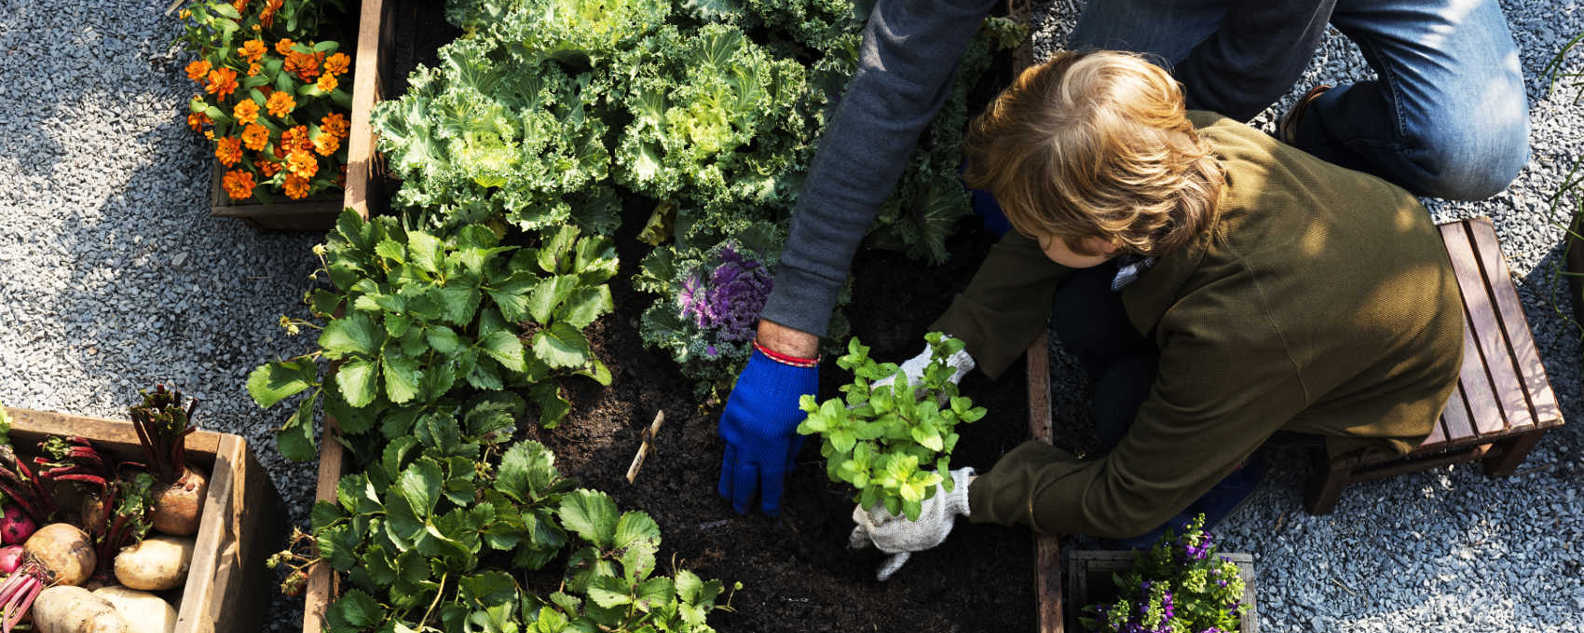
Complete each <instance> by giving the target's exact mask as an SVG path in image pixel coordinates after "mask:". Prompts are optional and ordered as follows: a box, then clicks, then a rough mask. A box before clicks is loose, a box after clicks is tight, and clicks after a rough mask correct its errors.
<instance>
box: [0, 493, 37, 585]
mask: <svg viewBox="0 0 1584 633" xmlns="http://www.w3.org/2000/svg"><path fill="white" fill-rule="evenodd" d="M36 531H38V525H37V524H35V523H33V519H31V518H29V517H28V515H27V513H25V512H23V511H22V508H19V507H17V506H15V505H12V504H9V503H8V504H6V506H5V516H4V517H0V543H5V544H6V545H21V544H22V543H23V542H25V541H27V540H28V537H29V536H33V533H34V532H36ZM6 571H10V570H6Z"/></svg>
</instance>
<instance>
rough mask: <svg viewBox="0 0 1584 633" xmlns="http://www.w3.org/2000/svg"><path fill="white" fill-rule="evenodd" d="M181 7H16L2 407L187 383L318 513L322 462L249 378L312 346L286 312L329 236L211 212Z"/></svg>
mask: <svg viewBox="0 0 1584 633" xmlns="http://www.w3.org/2000/svg"><path fill="white" fill-rule="evenodd" d="M167 4H169V3H168V2H166V1H165V0H158V1H155V0H142V1H141V2H134V1H130V0H118V1H116V2H94V3H82V2H67V1H59V0H52V1H49V2H24V1H22V0H0V323H3V324H4V325H3V326H0V368H3V369H4V370H3V371H0V400H4V401H5V403H6V404H8V405H11V406H17V407H26V408H33V409H45V410H53V411H62V412H69V413H76V414H84V415H92V416H103V417H110V418H121V419H125V418H126V410H127V407H128V406H129V405H132V404H134V403H135V402H136V401H137V400H138V389H140V388H148V387H151V386H152V385H154V384H155V383H157V382H166V383H171V384H175V385H178V386H179V387H180V388H182V389H183V390H185V391H186V392H187V394H188V395H191V396H194V397H197V398H198V399H199V400H201V401H202V405H201V407H200V408H199V415H198V416H197V418H196V419H197V420H198V422H199V424H200V426H202V427H204V428H207V429H212V430H217V431H225V432H230V433H237V434H241V435H243V436H245V437H246V438H247V439H248V442H249V443H250V444H251V446H252V450H253V452H254V454H256V455H258V457H259V459H260V460H261V461H262V462H263V464H264V466H265V468H266V469H267V470H269V472H270V475H271V477H273V478H274V481H275V486H276V488H277V489H278V490H279V491H280V492H281V496H282V497H283V498H285V499H286V500H287V501H288V504H289V506H290V510H291V514H292V517H293V519H294V520H295V519H302V518H304V517H306V515H307V504H308V502H309V501H311V499H312V497H313V472H314V469H313V468H312V466H311V465H310V466H306V467H305V466H302V465H296V464H289V463H287V462H285V461H284V460H283V459H282V458H281V457H280V455H279V454H278V453H276V451H275V448H274V441H273V440H272V439H271V438H270V430H271V428H272V426H273V425H274V424H278V423H279V420H277V419H276V418H278V417H280V416H278V415H275V413H276V412H270V413H269V414H266V413H265V412H263V411H260V410H259V409H258V407H257V406H255V405H254V404H253V402H252V400H250V399H249V398H248V395H247V392H246V391H245V390H244V388H243V384H244V382H245V380H246V376H247V372H248V371H249V370H251V369H252V368H253V367H254V366H256V365H258V364H259V363H260V362H262V361H264V360H266V359H269V358H276V357H280V356H283V355H290V354H295V353H300V352H301V351H302V350H304V349H306V347H307V346H308V345H309V344H310V343H311V342H312V341H311V340H308V339H307V338H306V337H304V338H301V339H292V338H288V337H286V336H285V334H284V333H283V332H282V330H281V329H280V328H279V327H276V326H275V321H276V320H277V319H278V318H279V317H280V315H281V314H282V313H283V312H291V313H296V312H297V311H298V307H299V306H300V305H301V297H302V293H303V290H304V289H305V288H306V287H307V285H308V274H309V273H310V272H312V270H313V268H314V267H313V265H312V264H313V261H314V259H313V257H312V254H311V252H310V250H309V249H310V248H311V247H312V246H313V244H314V243H315V242H316V241H317V240H318V237H319V236H314V235H283V234H266V233H260V232H258V231H255V230H253V229H252V228H251V227H249V226H247V225H245V224H243V223H241V222H240V221H237V220H224V219H218V218H211V217H210V216H209V211H208V207H209V204H208V191H209V166H210V164H211V163H212V162H213V158H212V157H211V155H210V150H209V146H208V145H207V144H206V142H205V141H204V139H202V138H201V137H198V136H197V135H195V134H194V133H193V132H192V131H191V130H189V129H187V127H186V125H185V123H184V122H183V120H182V118H181V113H183V112H185V102H186V100H187V99H188V98H189V97H190V96H191V95H192V91H193V88H194V86H193V84H192V83H191V82H188V81H187V79H186V77H185V75H183V74H182V72H181V68H182V66H183V65H184V64H185V63H186V62H187V61H188V60H187V59H186V58H185V57H184V56H183V55H182V54H180V53H179V52H178V49H176V48H175V47H172V46H171V45H170V43H171V42H172V41H173V40H174V39H175V38H176V36H177V35H178V33H179V29H178V23H177V20H176V18H175V16H174V15H173V16H164V15H162V12H163V10H164V8H165V6H166V5H167Z"/></svg>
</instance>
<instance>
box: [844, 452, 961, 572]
mask: <svg viewBox="0 0 1584 633" xmlns="http://www.w3.org/2000/svg"><path fill="white" fill-rule="evenodd" d="M973 476H974V469H972V468H958V469H957V470H954V471H951V478H952V489H951V492H947V491H946V488H945V487H944V486H942V485H940V484H935V495H934V496H932V497H930V498H928V499H925V500H924V504H923V508H922V509H921V510H920V512H919V518H918V520H917V521H909V520H907V517H904V516H901V515H896V514H891V513H890V512H889V511H887V510H886V509H885V506H883V505H880V506H875V507H874V509H871V510H865V509H863V506H856V507H854V508H853V514H852V517H853V523H857V524H858V526H857V527H855V528H853V531H852V534H851V535H849V536H848V537H847V546H848V547H851V548H853V549H861V548H864V547H868V546H870V545H873V546H874V547H875V549H878V550H880V551H882V552H885V553H887V554H890V555H891V556H890V557H889V558H887V559H886V561H885V562H884V563H881V564H880V569H879V571H877V572H876V573H875V579H876V580H880V581H885V580H887V579H889V578H891V575H892V574H895V573H896V572H897V570H898V569H901V568H902V564H903V563H906V562H907V560H908V557H910V556H912V554H913V552H919V551H923V550H927V549H930V548H932V547H935V546H936V545H940V544H941V542H942V541H945V540H946V536H947V535H949V534H951V530H952V525H953V524H954V523H956V520H957V517H958V515H961V516H968V484H969V482H971V481H972V480H973Z"/></svg>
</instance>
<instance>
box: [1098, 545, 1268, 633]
mask: <svg viewBox="0 0 1584 633" xmlns="http://www.w3.org/2000/svg"><path fill="white" fill-rule="evenodd" d="M1218 556H1220V557H1221V558H1223V559H1225V560H1229V561H1232V562H1233V563H1234V564H1236V565H1237V566H1238V575H1239V576H1242V577H1243V604H1245V605H1247V606H1248V609H1247V610H1245V611H1244V613H1243V617H1242V621H1243V624H1242V629H1243V631H1242V633H1259V613H1258V611H1257V610H1256V609H1255V606H1254V557H1253V556H1250V555H1248V554H1240V553H1231V554H1218ZM1132 567H1133V552H1116V551H1095V550H1078V551H1075V552H1071V553H1070V554H1068V558H1067V588H1068V589H1067V600H1068V602H1069V604H1070V605H1071V606H1072V609H1070V610H1069V611H1068V612H1069V620H1068V622H1067V625H1068V626H1070V627H1071V628H1072V630H1073V631H1082V630H1083V627H1082V626H1079V624H1078V616H1079V615H1082V614H1081V613H1080V612H1081V611H1082V610H1083V608H1084V606H1085V605H1088V604H1089V603H1091V602H1099V601H1102V600H1113V599H1115V596H1116V589H1115V587H1114V586H1113V585H1112V584H1111V574H1115V573H1119V572H1124V571H1127V570H1128V569H1130V568H1132Z"/></svg>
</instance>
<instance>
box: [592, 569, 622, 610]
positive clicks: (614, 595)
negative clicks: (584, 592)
mask: <svg viewBox="0 0 1584 633" xmlns="http://www.w3.org/2000/svg"><path fill="white" fill-rule="evenodd" d="M630 590H631V587H629V586H628V585H627V583H625V582H623V581H622V579H620V578H617V577H615V576H595V577H594V579H593V580H592V581H591V582H589V586H588V597H589V599H590V600H593V601H594V604H597V605H599V606H602V607H605V608H607V609H612V608H615V607H619V606H622V605H624V604H632V601H633V598H632V596H631V595H630V594H629V593H628V592H629V591H630Z"/></svg>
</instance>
